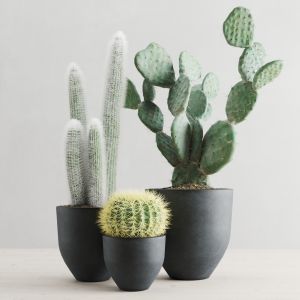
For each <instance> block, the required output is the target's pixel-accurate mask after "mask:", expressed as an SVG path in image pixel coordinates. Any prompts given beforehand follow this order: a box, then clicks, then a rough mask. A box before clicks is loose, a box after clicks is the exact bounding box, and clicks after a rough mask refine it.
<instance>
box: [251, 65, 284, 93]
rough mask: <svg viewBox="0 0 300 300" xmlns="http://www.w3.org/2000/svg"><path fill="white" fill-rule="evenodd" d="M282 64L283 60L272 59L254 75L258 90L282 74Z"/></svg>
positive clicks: (254, 82)
mask: <svg viewBox="0 0 300 300" xmlns="http://www.w3.org/2000/svg"><path fill="white" fill-rule="evenodd" d="M282 66H283V65H282V61H281V60H275V61H271V62H269V63H267V64H266V65H264V66H262V67H261V68H260V69H259V70H258V71H257V72H256V73H255V75H254V78H253V86H254V88H255V89H257V90H258V89H260V88H261V87H263V86H264V85H266V84H268V83H269V82H271V81H272V80H273V79H275V78H276V77H277V76H278V75H279V74H280V72H281V70H282Z"/></svg>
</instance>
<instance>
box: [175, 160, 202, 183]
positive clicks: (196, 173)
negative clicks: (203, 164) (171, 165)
mask: <svg viewBox="0 0 300 300" xmlns="http://www.w3.org/2000/svg"><path fill="white" fill-rule="evenodd" d="M206 180H207V178H206V176H205V175H203V174H201V172H200V169H199V166H198V165H197V164H194V163H190V164H180V165H178V166H177V167H176V168H175V169H174V171H173V176H172V186H173V187H177V186H180V185H184V184H191V183H194V184H206Z"/></svg>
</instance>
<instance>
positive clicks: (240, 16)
mask: <svg viewBox="0 0 300 300" xmlns="http://www.w3.org/2000/svg"><path fill="white" fill-rule="evenodd" d="M223 32H224V36H225V39H226V41H227V42H228V44H230V45H232V46H235V47H240V48H245V49H244V50H243V53H242V54H241V56H240V58H239V64H238V71H239V73H240V75H241V78H242V81H240V82H238V83H236V84H235V85H234V86H233V87H232V88H231V90H230V93H229V95H228V99H227V104H226V115H227V120H221V121H217V122H215V123H214V124H213V125H212V126H211V127H210V128H209V129H208V130H207V132H206V133H205V134H203V129H202V124H203V122H204V120H205V119H206V118H207V117H208V115H209V114H210V111H211V100H212V99H213V98H214V97H216V96H217V93H218V90H219V81H218V78H217V76H216V75H215V74H214V73H211V72H210V73H207V75H206V76H204V79H203V80H202V82H201V80H200V77H201V68H200V64H199V63H198V61H197V60H196V59H195V58H194V57H192V56H191V55H190V54H188V53H187V52H185V51H184V52H181V54H180V56H179V77H178V78H177V79H176V78H175V77H174V70H173V63H172V61H171V58H170V56H169V55H168V54H167V52H166V51H165V50H164V49H163V48H162V47H161V46H159V45H157V44H155V43H151V44H150V45H149V46H148V47H147V48H146V49H144V50H142V51H140V52H138V54H137V55H136V57H135V64H136V67H137V69H138V71H139V72H140V73H141V74H142V75H143V77H144V78H145V79H146V80H147V81H149V82H150V83H151V85H157V86H160V87H164V88H166V87H167V88H169V95H168V99H167V103H168V108H169V110H170V112H171V114H172V115H173V116H174V121H173V122H172V126H171V136H169V135H167V134H166V133H164V132H163V129H164V128H163V121H162V120H163V114H162V112H161V110H160V109H159V108H158V106H157V105H156V104H155V103H154V101H155V99H153V97H154V96H153V94H151V97H150V96H149V95H148V94H149V92H147V93H145V92H144V91H145V88H144V87H143V95H144V100H145V101H146V102H145V101H144V102H142V103H141V104H138V114H139V117H140V119H141V120H142V122H143V123H144V124H145V125H146V126H147V127H148V128H150V129H151V130H152V131H153V132H155V133H156V144H157V147H158V149H159V151H160V152H161V153H162V155H163V156H164V157H165V158H166V159H167V161H168V162H169V163H170V164H171V165H172V166H173V167H174V171H173V175H172V186H173V187H180V188H181V187H183V188H191V187H198V188H208V187H209V186H208V183H207V180H208V176H209V175H211V174H214V173H216V172H218V171H219V170H220V169H222V168H223V167H224V166H225V165H226V164H227V163H228V162H229V161H230V159H231V157H232V154H233V150H234V142H235V137H234V128H233V125H234V124H238V123H240V122H242V121H243V120H245V119H246V117H247V116H248V115H249V113H250V112H251V111H252V110H253V108H254V105H255V103H256V100H257V97H258V93H257V90H258V89H260V88H261V87H263V86H264V85H266V84H267V83H269V82H270V81H272V80H273V79H274V78H275V77H277V76H278V75H279V73H280V71H281V69H282V62H281V61H280V60H277V61H272V62H270V63H267V64H265V50H264V48H263V46H262V45H261V44H260V43H257V42H253V36H254V23H253V19H252V16H251V14H250V12H249V10H248V9H246V8H243V7H237V8H235V9H234V10H233V11H232V12H231V13H230V14H229V16H228V17H227V19H226V20H225V22H224V24H223ZM144 82H145V81H144ZM131 85H133V83H132V82H130V85H129V84H128V89H131V90H134V91H135V92H134V93H135V97H136V98H139V96H138V92H137V90H136V88H135V87H134V86H131ZM143 85H144V84H143ZM127 94H129V95H132V94H133V93H132V92H131V93H129V92H128V93H127ZM136 94H137V95H136ZM145 98H147V99H145ZM150 98H151V100H150ZM149 100H150V101H151V102H149ZM130 101H131V99H130V98H128V99H126V106H127V107H129V106H130V105H127V102H128V103H130ZM145 103H148V104H147V109H145V107H144V106H145ZM148 106H149V109H148ZM150 107H151V108H150ZM132 108H134V109H136V107H132Z"/></svg>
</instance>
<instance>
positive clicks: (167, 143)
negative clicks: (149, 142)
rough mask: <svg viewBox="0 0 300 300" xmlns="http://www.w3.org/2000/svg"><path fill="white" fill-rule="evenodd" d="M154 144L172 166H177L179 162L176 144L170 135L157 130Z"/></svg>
mask: <svg viewBox="0 0 300 300" xmlns="http://www.w3.org/2000/svg"><path fill="white" fill-rule="evenodd" d="M156 145H157V148H158V149H159V151H160V152H161V154H162V155H163V156H164V157H165V158H166V159H167V161H168V162H169V163H170V164H171V165H172V166H173V167H175V166H177V165H178V164H179V163H180V159H179V156H178V153H177V149H176V145H175V144H174V141H173V140H172V138H171V137H170V136H168V135H167V134H165V133H163V132H157V133H156Z"/></svg>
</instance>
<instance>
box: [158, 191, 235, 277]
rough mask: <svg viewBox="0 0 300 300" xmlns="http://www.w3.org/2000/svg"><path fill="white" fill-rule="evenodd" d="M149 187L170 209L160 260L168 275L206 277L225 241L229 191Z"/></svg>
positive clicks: (230, 194)
mask: <svg viewBox="0 0 300 300" xmlns="http://www.w3.org/2000/svg"><path fill="white" fill-rule="evenodd" d="M153 191H156V192H158V193H160V194H162V195H163V196H164V197H165V199H166V201H167V202H168V203H169V205H170V208H171V211H172V220H171V228H170V229H169V230H168V231H167V238H166V254H165V260H164V268H165V270H166V271H167V273H168V275H169V276H170V277H171V278H173V279H180V280H199V279H206V278H208V277H209V276H210V275H211V274H212V272H213V271H214V269H215V268H216V266H217V265H218V263H219V262H220V260H221V258H222V257H223V255H224V253H225V250H226V248H227V246H228V243H229V239H230V230H231V214H232V195H233V191H232V190H230V189H211V190H170V189H169V190H168V189H153Z"/></svg>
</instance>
